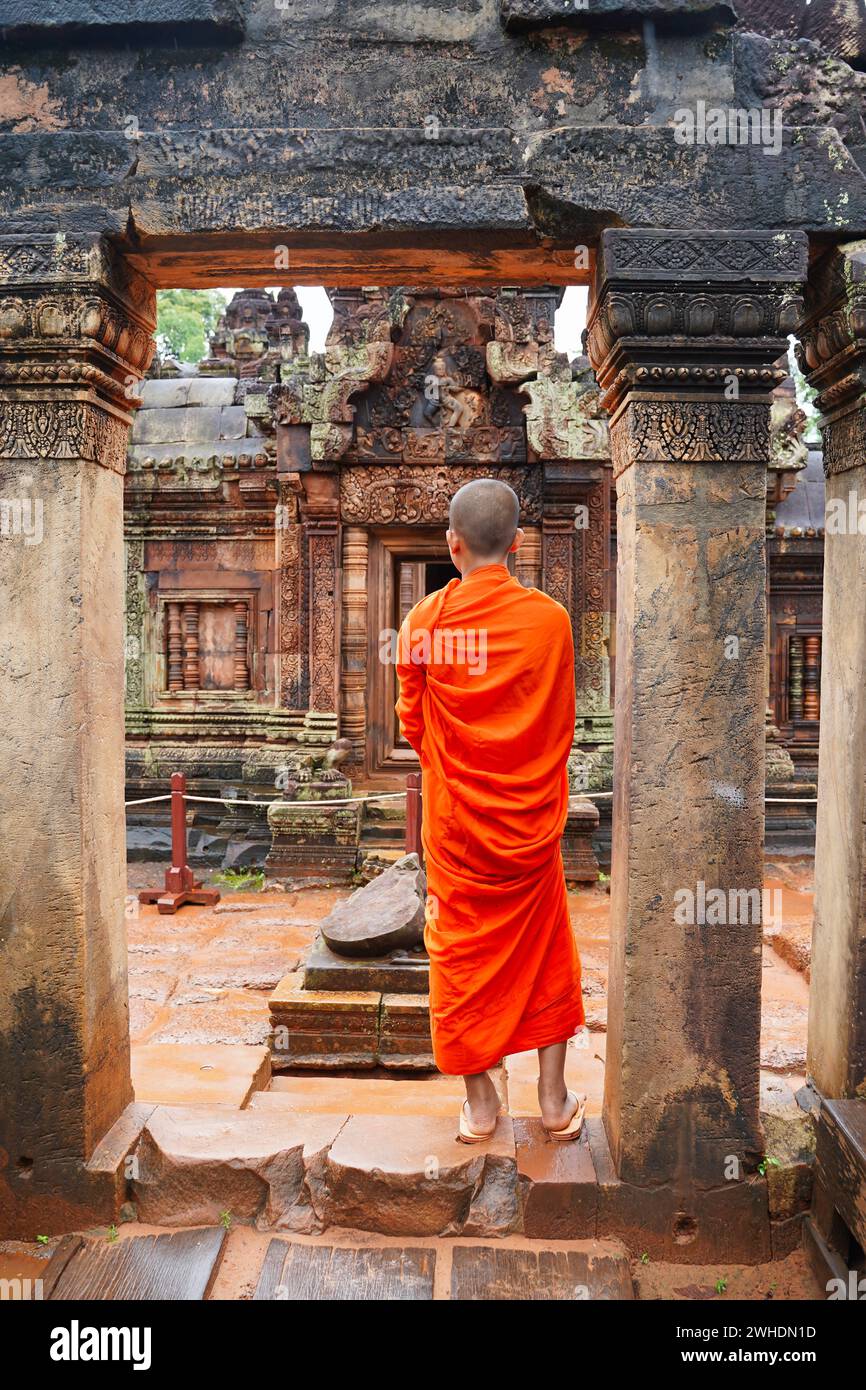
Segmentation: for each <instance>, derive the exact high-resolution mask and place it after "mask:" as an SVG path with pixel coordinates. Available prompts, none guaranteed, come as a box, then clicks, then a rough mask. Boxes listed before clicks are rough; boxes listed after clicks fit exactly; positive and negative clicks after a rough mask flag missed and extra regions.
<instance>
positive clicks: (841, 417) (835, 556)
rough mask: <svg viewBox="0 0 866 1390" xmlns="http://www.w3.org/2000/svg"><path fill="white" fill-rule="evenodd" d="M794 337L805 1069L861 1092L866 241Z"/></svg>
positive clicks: (818, 285)
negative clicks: (809, 927)
mask: <svg viewBox="0 0 866 1390" xmlns="http://www.w3.org/2000/svg"><path fill="white" fill-rule="evenodd" d="M800 340H801V344H802V346H801V352H800V356H801V363H802V365H803V368H804V370H805V371H806V372H807V373H808V374H809V380H810V382H811V384H812V385H813V386H816V387H817V388H818V391H819V397H818V404H819V406H820V408H821V411H822V413H823V416H824V420H823V440H824V473H825V475H826V533H825V539H824V622H823V634H822V636H823V641H822V649H821V671H822V674H821V700H820V717H821V729H820V743H819V756H818V829H817V837H816V844H815V924H814V928H813V932H812V985H811V999H810V1006H809V1050H808V1058H807V1068H808V1072H809V1076H810V1077H811V1079H812V1081H813V1082H814V1084H815V1086H816V1087H817V1088H818V1090H819V1091H820V1092H821V1094H822V1095H823V1096H825V1097H826V1098H827V1099H841V1098H852V1097H855V1096H861V1097H866V242H862V241H861V242H857V243H852V244H849V245H847V246H842V247H839V248H838V249H835V250H833V251H831V252H830V253H828V254H827V255H826V256H825V257H824V258H823V259H822V260H821V261H820V262H819V263H818V265H817V266H816V267H815V268H814V269H813V271H812V273H811V275H810V283H809V287H808V291H807V317H806V320H805V323H804V325H803V327H802V328H801V329H800ZM810 643H811V644H812V645H809V644H810ZM813 645H814V642H813V639H810V638H806V639H805V643H804V644H803V659H802V662H801V677H800V680H801V695H800V699H801V703H802V707H803V708H802V712H803V714H804V716H805V717H806V718H809V717H810V715H809V713H808V711H809V710H810V709H811V710H812V711H813V713H812V716H811V717H815V699H814V691H813V690H812V689H811V686H810V682H809V670H810V666H811V665H812V664H813V662H814V660H815V658H816V654H815V653H814V652H813Z"/></svg>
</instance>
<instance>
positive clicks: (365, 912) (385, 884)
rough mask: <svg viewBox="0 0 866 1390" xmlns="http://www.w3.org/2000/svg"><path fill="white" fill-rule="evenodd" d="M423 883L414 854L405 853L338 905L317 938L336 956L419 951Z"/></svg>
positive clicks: (422, 916)
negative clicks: (322, 938)
mask: <svg viewBox="0 0 866 1390" xmlns="http://www.w3.org/2000/svg"><path fill="white" fill-rule="evenodd" d="M426 897H427V878H426V875H425V873H424V870H423V869H422V868H421V864H420V862H419V859H418V856H417V854H406V855H404V856H403V858H402V859H398V860H397V861H396V863H394V864H392V865H391V867H390V868H388V869H386V870H385V872H384V873H383V874H380V875H379V877H378V878H374V879H373V881H372V883H366V884H365V885H364V887H363V888H359V889H358V890H357V892H355V893H353V894H352V896H351V897H350V898H347V899H346V900H345V901H344V902H342V903H338V905H337V906H336V907H335V908H334V909H333V911H332V912H329V913H328V916H327V917H326V918H325V919H324V920H323V922H322V928H321V930H322V936H323V937H324V939H325V941H326V942H327V944H328V946H329V947H330V948H331V950H332V951H336V953H337V955H340V956H384V955H387V953H388V952H389V951H395V950H399V949H401V948H402V949H404V950H406V949H410V948H411V947H413V946H418V945H419V944H420V943H421V941H422V939H423V934H424V903H425V900H426Z"/></svg>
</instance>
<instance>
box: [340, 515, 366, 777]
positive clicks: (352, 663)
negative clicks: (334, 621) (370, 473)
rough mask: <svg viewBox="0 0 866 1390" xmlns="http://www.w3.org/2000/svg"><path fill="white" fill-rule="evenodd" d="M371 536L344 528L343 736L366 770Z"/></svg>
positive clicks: (355, 528)
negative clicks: (368, 561) (368, 589)
mask: <svg viewBox="0 0 866 1390" xmlns="http://www.w3.org/2000/svg"><path fill="white" fill-rule="evenodd" d="M368 551H369V537H368V533H367V531H365V530H364V529H363V528H362V527H360V526H346V527H344V529H343V642H342V676H341V681H340V692H341V705H340V733H341V735H342V737H343V738H347V739H349V740H350V741H351V744H352V764H353V765H354V766H359V765H360V766H361V767H363V764H364V751H365V749H364V745H365V739H366V732H367V609H368V606H369V599H370V596H369V594H368V592H367V558H368Z"/></svg>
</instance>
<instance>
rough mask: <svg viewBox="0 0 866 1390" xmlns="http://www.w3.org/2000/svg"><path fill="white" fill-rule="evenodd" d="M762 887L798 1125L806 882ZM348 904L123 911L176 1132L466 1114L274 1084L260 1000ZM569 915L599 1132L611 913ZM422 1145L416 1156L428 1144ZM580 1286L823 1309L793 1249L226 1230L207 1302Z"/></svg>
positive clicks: (160, 1093)
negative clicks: (650, 1251)
mask: <svg viewBox="0 0 866 1390" xmlns="http://www.w3.org/2000/svg"><path fill="white" fill-rule="evenodd" d="M162 873H163V867H162V866H154V865H147V864H138V865H134V866H131V869H130V880H129V888H130V894H131V895H132V893H133V892H134V891H135V890H136V889H138V888H140V887H145V886H153V885H156V884H158V883H159V882H160V881H161V876H162ZM766 886H767V887H769V888H771V889H778V890H779V891H780V893H781V895H782V899H781V901H782V921H781V923H780V924H776V925H772V926H768V927H767V928H766V929H765V932H764V943H765V944H764V990H763V1030H762V1044H761V1051H762V1077H761V1083H762V1108H763V1109H764V1110H773V1109H778V1108H782V1109H785V1108H793V1109H794V1110H796V1106H795V1103H794V1099H793V1097H794V1092H795V1090H796V1089H797V1088H798V1087H799V1086H800V1085H801V1084H802V1082H803V1079H804V1077H803V1067H804V1061H805V1045H806V1022H807V1005H808V970H809V941H810V933H811V916H812V879H811V865H810V864H808V863H805V862H803V863H794V864H792V863H785V864H780V865H776V864H773V865H768V869H767V876H766ZM343 896H345V892H344V891H343V890H330V889H329V890H317V891H305V892H295V893H284V892H273V891H269V892H261V893H251V892H238V893H235V892H231V891H226V890H223V898H222V901H221V902H220V903H219V904H218V905H217V906H216V907H215V908H210V909H207V908H195V907H190V908H184V909H183V910H182V911H181V912H179V913H177V914H176V915H175V916H173V917H160V916H159V914H158V912H157V910H156V908H155V907H138V905H137V904H136V903H134V901H133V900H132V899H131V901H130V906H129V911H128V919H127V923H128V938H129V984H130V1010H131V1020H132V1033H133V1081H134V1085H135V1091H136V1099H137V1100H139V1101H142V1102H150V1103H152V1104H154V1105H169V1106H183V1107H186V1110H185V1111H184V1112H180V1111H173V1112H172V1113H173V1114H175V1115H181V1114H186V1116H187V1117H188V1122H189V1123H192V1119H191V1118H190V1117H194V1116H196V1115H198V1114H200V1115H201V1116H202V1117H203V1120H202V1123H203V1124H205V1128H207V1125H210V1127H211V1129H213V1127H214V1125H215V1124H216V1125H217V1128H218V1127H219V1124H218V1122H217V1121H216V1120H215V1118H210V1119H206V1118H205V1117H206V1115H207V1114H208V1113H209V1114H210V1115H211V1116H212V1117H214V1116H215V1115H216V1114H218V1113H219V1110H217V1111H216V1112H215V1111H212V1110H211V1111H209V1112H205V1111H204V1110H202V1111H198V1110H196V1109H193V1110H190V1109H189V1107H198V1106H207V1107H213V1106H216V1107H219V1108H221V1109H222V1110H223V1111H224V1113H225V1114H226V1119H227V1120H230V1118H231V1116H232V1114H233V1113H234V1114H235V1115H237V1119H238V1122H240V1119H241V1117H240V1114H239V1113H238V1112H241V1111H251V1112H258V1114H259V1115H260V1116H261V1120H259V1119H256V1120H255V1121H254V1120H253V1115H252V1114H250V1115H249V1121H250V1123H253V1124H260V1125H264V1126H265V1127H267V1126H268V1124H271V1126H272V1127H273V1122H277V1128H278V1129H280V1132H281V1133H282V1128H284V1127H285V1125H286V1124H287V1123H288V1124H289V1125H291V1124H297V1123H299V1122H302V1120H303V1117H306V1120H303V1122H304V1123H306V1124H307V1125H308V1126H309V1125H311V1124H312V1125H313V1126H315V1125H316V1124H319V1125H324V1126H325V1127H327V1124H328V1122H329V1117H337V1116H341V1117H343V1119H342V1120H340V1121H339V1123H340V1124H343V1123H344V1122H345V1117H346V1116H347V1115H349V1116H358V1117H376V1116H378V1117H380V1118H379V1120H378V1121H376V1120H375V1118H371V1119H370V1120H369V1121H368V1120H366V1119H364V1120H362V1121H359V1123H360V1124H361V1125H362V1127H363V1126H364V1125H369V1124H373V1125H375V1124H376V1123H379V1125H380V1126H381V1125H382V1124H383V1123H385V1122H386V1121H387V1118H388V1117H389V1116H400V1117H411V1116H419V1117H424V1121H423V1123H425V1124H426V1125H427V1127H428V1128H429V1126H430V1125H432V1126H434V1127H435V1126H436V1125H439V1126H441V1125H442V1124H443V1122H445V1121H449V1120H451V1119H452V1118H453V1117H454V1116H455V1115H456V1113H457V1110H458V1107H459V1105H460V1101H461V1098H462V1085H461V1082H460V1080H459V1078H455V1077H446V1076H439V1075H438V1074H432V1075H428V1076H421V1077H419V1076H400V1075H396V1074H393V1073H390V1074H389V1073H387V1072H384V1071H380V1072H374V1073H363V1074H359V1073H355V1074H346V1075H328V1076H311V1075H308V1074H307V1075H281V1076H278V1077H274V1078H271V1077H270V1067H269V1061H268V1050H267V1047H266V1040H267V1036H268V1028H269V1025H268V1003H267V1001H268V995H269V993H270V991H271V990H272V988H273V987H274V986H275V985H276V984H277V982H278V981H279V980H280V979H281V978H282V977H283V976H284V975H285V974H286V972H287V971H290V970H292V969H295V968H297V967H298V966H299V964H300V962H301V960H302V957H303V955H304V953H305V951H306V949H307V947H308V946H309V944H310V943H311V941H312V940H313V938H314V936H315V933H316V930H317V926H318V923H319V921H320V920H321V918H322V917H323V916H324V915H325V914H326V913H327V912H328V911H329V910H330V909H331V907H332V906H333V904H334V903H335V902H336V901H338V900H339V899H340V898H341V897H343ZM569 904H570V909H571V916H572V922H573V925H574V931H575V935H576V938H577V941H578V944H579V947H580V952H581V958H582V961H583V969H584V993H585V1000H586V1009H587V1020H588V1025H589V1026H588V1029H587V1030H586V1031H585V1033H584V1034H583V1035H581V1037H580V1038H579V1039H578V1040H575V1042H574V1043H573V1044H572V1046H571V1048H570V1050H569V1056H568V1077H569V1082H570V1084H571V1085H572V1086H573V1087H575V1088H577V1089H580V1090H582V1091H586V1092H587V1095H588V1111H589V1114H590V1115H591V1116H594V1115H598V1114H600V1111H601V1099H602V1091H603V1081H604V1056H605V1039H606V1034H605V1028H606V1022H607V944H608V913H609V898H608V895H607V892H606V889H605V887H604V886H603V885H598V886H597V887H595V888H593V889H591V890H586V891H581V892H577V893H571V894H570V895H569ZM535 1067H536V1060H535V1055H534V1054H531V1053H524V1054H520V1055H517V1056H512V1057H508V1058H506V1059H505V1060H504V1063H503V1066H502V1067H501V1068H499V1069H497V1071H496V1073H495V1079H496V1082H497V1085H498V1087H499V1090H500V1093H501V1095H502V1098H503V1102H504V1103H505V1105H506V1106H507V1108H508V1111H509V1112H510V1114H511V1115H512V1116H513V1117H515V1119H520V1117H527V1116H533V1115H537V1101H536V1095H535V1079H536V1070H535ZM159 1113H165V1112H159ZM314 1117H321V1118H320V1119H315V1118H314ZM244 1122H246V1117H245V1121H244ZM521 1122H522V1123H523V1124H524V1125H525V1123H526V1121H525V1120H522V1121H521ZM231 1123H235V1121H231ZM334 1123H338V1122H337V1121H336V1120H334ZM413 1123H415V1124H419V1123H422V1122H421V1121H412V1120H406V1121H405V1122H404V1121H403V1120H401V1124H403V1125H404V1128H405V1125H406V1124H409V1125H410V1126H411V1125H412V1124H413ZM503 1123H504V1121H503ZM508 1123H509V1124H510V1121H509V1122H508ZM347 1132H348V1131H347ZM365 1132H366V1131H365ZM401 1132H402V1131H401ZM449 1133H450V1131H449ZM425 1140H426V1141H427V1142H428V1143H429V1137H428V1136H427V1135H426V1134H425ZM425 1152H427V1150H426V1149H425ZM572 1157H573V1155H572ZM140 1214H143V1213H140ZM148 1219H150V1218H148ZM160 1219H161V1218H160ZM212 1219H213V1217H211V1220H212ZM192 1220H193V1221H194V1222H195V1221H200V1220H201V1217H193V1218H192ZM182 1224H183V1225H184V1226H188V1224H189V1223H188V1222H184V1223H182ZM160 1231H164V1228H162V1227H151V1226H147V1225H144V1224H142V1223H141V1222H137V1221H135V1222H129V1223H127V1224H124V1225H123V1226H121V1227H120V1229H119V1230H118V1231H117V1232H116V1233H114V1232H111V1233H108V1232H105V1231H100V1232H93V1233H91V1235H92V1237H93V1238H94V1239H95V1240H96V1242H97V1244H98V1245H100V1246H101V1243H102V1241H103V1240H105V1239H106V1238H107V1239H109V1240H110V1241H114V1240H120V1241H124V1240H129V1239H132V1238H133V1237H135V1236H139V1237H146V1236H149V1235H152V1234H154V1233H157V1234H158V1233H160ZM36 1234H37V1233H34V1236H35V1235H36ZM57 1243H58V1240H57V1239H55V1238H51V1239H50V1240H48V1241H46V1242H43V1243H34V1244H30V1243H25V1242H22V1243H15V1242H0V1279H4V1278H13V1277H20V1278H24V1279H26V1278H30V1279H38V1278H39V1277H40V1276H41V1274H42V1273H43V1272H44V1269H45V1267H46V1261H47V1259H48V1257H49V1256H50V1254H51V1253H52V1251H53V1250H54V1249H56V1247H57ZM145 1243H146V1242H145ZM97 1253H98V1252H97ZM584 1283H586V1284H588V1286H589V1287H590V1290H591V1292H590V1295H589V1296H590V1297H593V1298H595V1297H601V1298H609V1297H615V1298H631V1297H635V1298H638V1299H673V1300H687V1301H694V1300H708V1301H711V1300H716V1301H718V1300H724V1299H732V1298H733V1299H754V1300H768V1301H769V1300H788V1299H795V1298H813V1299H817V1298H822V1297H823V1296H824V1293H823V1291H822V1290H821V1289H819V1288H818V1287H817V1285H816V1284H815V1282H814V1280H813V1278H812V1275H811V1274H810V1272H809V1269H808V1266H807V1264H806V1261H805V1258H804V1256H803V1253H802V1252H801V1251H799V1250H797V1251H795V1252H794V1253H793V1254H791V1255H789V1256H788V1257H787V1258H786V1259H783V1260H779V1261H775V1262H774V1263H772V1264H767V1265H757V1266H743V1265H727V1264H725V1265H722V1264H719V1266H718V1267H716V1266H712V1267H710V1266H700V1265H677V1264H671V1263H665V1262H662V1261H656V1260H649V1259H643V1260H642V1259H640V1258H631V1259H630V1258H629V1256H628V1254H627V1252H626V1251H625V1249H624V1247H623V1246H621V1245H619V1243H618V1242H616V1241H614V1242H606V1241H583V1242H580V1241H558V1240H556V1241H553V1242H551V1241H546V1242H542V1241H531V1240H527V1239H524V1238H521V1237H518V1236H506V1237H504V1238H502V1239H499V1240H497V1241H495V1242H493V1243H492V1244H491V1242H490V1241H489V1240H484V1239H480V1240H479V1239H475V1240H472V1239H469V1238H466V1237H457V1238H444V1239H443V1238H441V1237H438V1236H425V1237H417V1236H413V1237H406V1236H402V1237H401V1236H396V1235H393V1236H388V1235H383V1234H374V1233H366V1232H364V1231H358V1230H351V1231H349V1230H343V1229H341V1228H340V1225H339V1223H337V1224H336V1225H334V1226H331V1227H330V1228H329V1229H327V1230H326V1231H325V1232H323V1233H322V1234H320V1235H315V1234H313V1235H302V1234H292V1235H286V1234H282V1233H277V1234H269V1233H267V1232H265V1231H260V1230H256V1229H254V1228H253V1227H252V1225H251V1224H248V1223H244V1222H243V1221H240V1222H239V1221H234V1220H232V1221H231V1222H230V1227H229V1230H228V1233H227V1238H226V1239H225V1240H224V1241H223V1242H222V1244H221V1249H220V1254H219V1258H218V1259H217V1260H216V1262H215V1263H214V1266H213V1272H212V1277H211V1280H210V1283H209V1285H208V1292H207V1294H206V1296H207V1297H209V1298H211V1299H242V1300H243V1299H252V1298H259V1299H264V1298H274V1297H279V1298H294V1297H302V1298H330V1297H337V1298H365V1297H371V1296H375V1297H383V1298H393V1297H396V1298H412V1299H424V1298H433V1299H436V1300H440V1299H451V1298H457V1299H464V1298H479V1297H480V1298H522V1297H525V1296H530V1297H544V1298H562V1299H573V1298H575V1297H579V1296H581V1295H580V1294H579V1293H578V1294H576V1293H575V1289H579V1288H581V1287H583V1286H584ZM371 1290H374V1291H377V1292H374V1293H373V1294H371V1292H370V1291H371ZM527 1290H530V1292H529V1294H527ZM185 1296H195V1297H200V1296H201V1294H200V1292H199V1293H198V1294H194V1295H185Z"/></svg>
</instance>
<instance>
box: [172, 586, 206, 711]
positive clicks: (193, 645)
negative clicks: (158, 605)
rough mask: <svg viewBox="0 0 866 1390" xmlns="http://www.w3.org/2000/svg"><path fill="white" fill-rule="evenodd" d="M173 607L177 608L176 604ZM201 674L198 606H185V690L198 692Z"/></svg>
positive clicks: (188, 604) (195, 604)
mask: <svg viewBox="0 0 866 1390" xmlns="http://www.w3.org/2000/svg"><path fill="white" fill-rule="evenodd" d="M173 607H177V605H176V604H174V605H173ZM200 684H201V672H200V669H199V660H198V604H197V603H185V604H184V605H183V688H184V690H198V688H199V685H200Z"/></svg>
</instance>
